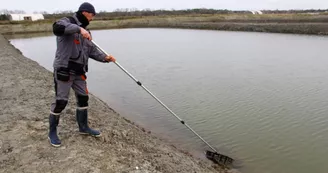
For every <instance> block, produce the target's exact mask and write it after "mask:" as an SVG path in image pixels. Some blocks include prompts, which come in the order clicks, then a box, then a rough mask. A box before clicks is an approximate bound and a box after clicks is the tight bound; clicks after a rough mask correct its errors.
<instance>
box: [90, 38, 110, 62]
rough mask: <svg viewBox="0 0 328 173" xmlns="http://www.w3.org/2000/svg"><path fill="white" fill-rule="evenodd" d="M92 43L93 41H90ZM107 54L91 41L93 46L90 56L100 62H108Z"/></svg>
mask: <svg viewBox="0 0 328 173" xmlns="http://www.w3.org/2000/svg"><path fill="white" fill-rule="evenodd" d="M90 43H91V42H90ZM106 56H107V55H106V54H105V53H104V52H102V51H101V50H99V49H98V48H97V47H96V46H95V45H94V44H92V43H91V47H90V52H89V57H90V58H92V59H94V60H96V61H99V62H104V63H106V62H108V61H106V59H105V58H106Z"/></svg>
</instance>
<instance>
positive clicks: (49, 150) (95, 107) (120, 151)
mask: <svg viewBox="0 0 328 173" xmlns="http://www.w3.org/2000/svg"><path fill="white" fill-rule="evenodd" d="M0 47H1V49H0V81H1V83H0V153H1V154H0V172H60V173H62V172H78V173H83V172H115V173H116V172H140V173H141V172H170V173H171V172H186V173H190V172H206V173H208V172H229V171H228V170H227V169H223V168H221V167H218V166H217V165H214V164H213V163H211V162H210V161H207V160H199V159H197V158H194V157H191V156H190V155H188V154H186V152H183V151H181V150H179V149H177V148H175V147H174V146H171V145H169V144H167V143H165V141H162V140H160V139H158V138H156V137H154V136H152V135H151V134H149V133H148V132H147V131H146V130H144V129H143V128H141V127H138V126H136V125H134V124H133V123H132V122H129V121H128V120H126V119H124V118H122V117H121V116H120V115H118V114H117V113H116V112H115V111H114V110H112V109H111V108H110V107H108V105H106V104H105V103H104V102H102V101H101V100H99V99H97V98H96V97H94V96H92V95H91V97H90V125H91V126H92V127H98V129H100V130H101V131H102V134H103V136H102V137H101V138H100V139H95V138H93V137H88V136H81V135H79V134H78V133H77V124H76V121H75V115H74V113H75V104H74V101H75V98H74V97H71V98H70V102H69V105H68V108H67V110H66V114H64V115H63V116H62V118H61V121H60V125H59V129H60V133H59V136H60V138H61V139H62V142H63V145H62V146H61V147H60V148H54V147H51V146H50V145H49V143H48V141H47V131H48V113H49V103H50V102H51V101H52V99H53V97H54V91H53V82H52V73H51V72H49V71H47V70H46V69H45V68H43V67H41V66H40V65H38V64H37V63H36V62H34V61H32V60H30V59H28V58H26V57H24V56H23V55H22V54H21V53H20V51H18V50H17V49H15V48H14V47H13V46H12V45H11V44H10V43H9V42H8V41H7V40H6V39H5V38H4V37H3V36H2V35H0ZM71 96H73V94H71ZM136 167H138V169H137V168H136Z"/></svg>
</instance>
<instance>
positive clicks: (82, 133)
mask: <svg viewBox="0 0 328 173" xmlns="http://www.w3.org/2000/svg"><path fill="white" fill-rule="evenodd" d="M79 133H80V135H90V136H93V137H96V138H100V137H101V134H99V135H92V134H90V133H84V132H79Z"/></svg>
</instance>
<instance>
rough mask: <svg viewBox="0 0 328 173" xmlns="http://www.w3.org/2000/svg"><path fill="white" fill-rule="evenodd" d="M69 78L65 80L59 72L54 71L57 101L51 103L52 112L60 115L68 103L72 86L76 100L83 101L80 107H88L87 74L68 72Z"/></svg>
mask: <svg viewBox="0 0 328 173" xmlns="http://www.w3.org/2000/svg"><path fill="white" fill-rule="evenodd" d="M68 75H69V79H68V80H66V79H65V80H63V79H61V77H59V75H58V73H57V72H56V71H55V72H54V83H55V91H56V96H55V101H54V102H53V103H52V104H51V114H53V115H59V114H60V113H61V112H62V110H64V109H65V107H66V104H67V102H68V98H69V92H70V89H71V88H72V89H73V90H74V92H75V96H76V100H77V102H78V107H79V102H80V103H81V100H82V102H83V103H82V104H83V105H82V106H83V107H80V109H87V106H88V103H87V102H88V89H87V82H86V76H85V75H75V74H68ZM81 98H82V99H81Z"/></svg>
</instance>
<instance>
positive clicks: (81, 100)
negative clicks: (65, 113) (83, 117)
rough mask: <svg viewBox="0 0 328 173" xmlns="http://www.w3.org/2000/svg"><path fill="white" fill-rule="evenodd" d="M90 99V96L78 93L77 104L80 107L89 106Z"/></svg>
mask: <svg viewBox="0 0 328 173" xmlns="http://www.w3.org/2000/svg"><path fill="white" fill-rule="evenodd" d="M88 101H89V96H88V95H86V96H84V95H77V105H78V106H79V107H87V106H88Z"/></svg>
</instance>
